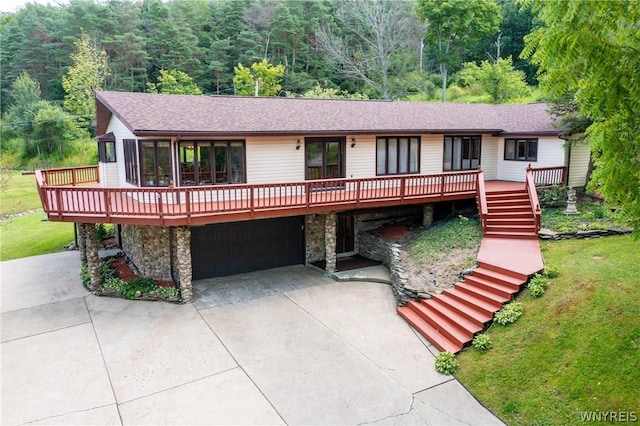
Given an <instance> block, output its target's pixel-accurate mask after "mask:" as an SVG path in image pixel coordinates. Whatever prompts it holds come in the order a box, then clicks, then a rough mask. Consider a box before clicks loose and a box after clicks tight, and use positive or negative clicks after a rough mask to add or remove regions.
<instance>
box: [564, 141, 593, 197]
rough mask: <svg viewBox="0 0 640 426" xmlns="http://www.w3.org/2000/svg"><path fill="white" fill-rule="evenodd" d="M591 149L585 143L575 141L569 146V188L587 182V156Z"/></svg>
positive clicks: (580, 185) (589, 154)
mask: <svg viewBox="0 0 640 426" xmlns="http://www.w3.org/2000/svg"><path fill="white" fill-rule="evenodd" d="M590 156H591V151H590V150H589V146H588V145H587V144H586V143H575V144H573V145H572V146H571V161H570V162H569V182H568V185H569V187H571V188H577V187H583V186H585V185H586V184H587V171H588V170H589V157H590Z"/></svg>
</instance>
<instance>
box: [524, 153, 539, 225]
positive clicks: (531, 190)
mask: <svg viewBox="0 0 640 426" xmlns="http://www.w3.org/2000/svg"><path fill="white" fill-rule="evenodd" d="M525 188H526V189H527V193H528V194H529V202H530V203H531V212H532V213H533V219H534V221H535V224H536V232H538V231H539V230H540V216H541V210H540V202H539V201H538V191H537V190H536V183H535V179H534V177H533V168H532V167H531V164H529V166H527V174H526V179H525Z"/></svg>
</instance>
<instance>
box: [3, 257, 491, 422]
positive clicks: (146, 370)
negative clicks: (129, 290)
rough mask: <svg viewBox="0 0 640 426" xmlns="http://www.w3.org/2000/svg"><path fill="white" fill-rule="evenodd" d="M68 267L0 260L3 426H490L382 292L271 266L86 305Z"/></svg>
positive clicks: (69, 260)
mask: <svg viewBox="0 0 640 426" xmlns="http://www.w3.org/2000/svg"><path fill="white" fill-rule="evenodd" d="M79 269H80V262H79V255H78V253H77V252H76V253H74V252H72V253H59V254H53V255H46V256H38V257H32V258H27V259H20V260H12V261H7V262H2V263H0V274H1V287H0V288H1V291H2V294H1V296H2V301H1V310H2V318H1V322H0V324H1V337H2V339H1V340H2V343H1V344H0V355H1V357H2V360H1V367H2V369H1V385H2V389H1V390H2V397H1V398H2V399H1V406H0V409H1V415H0V416H1V417H0V423H1V424H3V425H18V424H26V423H30V424H88V425H90V424H96V425H103V424H114V425H120V424H126V425H128V424H296V425H297V424H341V425H342V424H432V425H442V424H452V425H462V424H473V425H485V424H501V423H500V422H499V420H498V419H496V418H495V417H494V416H493V415H492V414H491V413H489V412H488V411H487V410H486V409H484V407H482V406H481V405H480V404H479V403H478V402H477V401H476V400H475V399H474V398H473V397H472V396H471V395H470V394H469V393H468V392H467V391H466V390H465V389H464V388H463V387H462V386H461V385H460V384H459V383H458V382H457V381H456V380H454V379H453V378H452V377H451V376H443V375H441V374H438V373H436V372H435V369H434V355H433V354H432V352H435V350H434V349H433V348H432V347H431V346H429V345H428V344H427V343H426V342H425V341H424V340H423V339H421V338H420V337H418V336H417V335H416V334H415V333H414V332H413V331H412V330H411V328H410V327H409V326H408V325H407V324H406V323H405V322H404V321H403V320H402V319H401V318H400V317H399V316H398V315H397V314H396V312H395V305H394V302H393V297H392V295H391V289H390V287H389V286H387V285H385V284H379V283H369V282H356V283H346V282H343V283H338V282H335V281H333V280H330V279H328V278H325V277H323V276H322V275H321V274H320V273H318V272H317V271H316V270H313V269H311V268H305V267H291V268H280V269H276V270H271V271H266V272H265V271H262V272H259V273H256V274H246V275H244V276H236V277H231V278H228V279H217V280H213V281H207V282H205V281H201V282H197V283H195V284H196V289H197V290H196V291H197V292H196V297H197V298H198V299H197V301H196V303H194V304H190V305H174V304H168V303H161V302H134V301H127V300H120V299H110V298H102V297H96V296H93V295H90V294H88V293H87V292H86V291H85V290H84V289H83V288H82V286H81V284H80V279H79V277H78V271H79ZM234 283H235V285H236V286H237V285H238V284H241V285H244V286H245V287H246V292H247V294H252V295H257V296H256V297H249V298H244V297H242V298H239V296H241V292H239V290H237V288H236V290H234ZM264 285H266V286H267V288H266V289H265V288H264ZM212 286H213V288H210V287H212ZM216 286H217V287H218V290H224V291H220V292H219V293H224V292H225V291H226V293H227V294H228V295H230V296H229V297H228V299H226V300H224V299H222V298H220V297H217V296H215V297H214V296H211V295H212V294H215V291H214V290H216V288H215V287H216ZM224 286H226V290H225V289H224V288H223V287H224ZM207 294H208V296H207ZM232 302H233V303H232Z"/></svg>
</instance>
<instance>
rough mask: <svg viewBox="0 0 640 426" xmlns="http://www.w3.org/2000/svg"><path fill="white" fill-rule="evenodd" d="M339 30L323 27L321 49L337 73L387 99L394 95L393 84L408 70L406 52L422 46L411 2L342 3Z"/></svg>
mask: <svg viewBox="0 0 640 426" xmlns="http://www.w3.org/2000/svg"><path fill="white" fill-rule="evenodd" d="M335 19H336V21H337V22H338V23H339V24H340V27H339V28H332V27H331V26H330V25H328V24H325V25H323V26H322V27H321V28H320V29H319V31H318V33H317V35H318V42H319V44H320V46H321V47H322V48H323V49H324V50H325V52H326V54H327V58H328V60H329V61H330V62H331V63H332V64H333V65H334V68H335V69H336V70H337V72H339V73H341V74H343V75H344V76H346V77H348V78H355V79H358V80H361V81H363V82H365V83H366V84H368V85H369V86H371V87H372V88H373V89H374V90H375V91H376V92H378V93H379V95H380V96H381V97H382V98H384V99H391V98H393V97H394V96H395V95H397V93H394V90H393V88H392V87H391V82H392V80H393V78H394V77H396V76H398V75H401V74H403V73H404V72H405V69H406V59H407V58H408V57H409V56H406V55H403V53H404V52H405V51H406V50H407V49H410V48H411V47H414V48H416V47H417V46H418V44H419V38H420V33H421V30H420V29H419V22H418V21H417V19H416V18H415V16H414V15H413V11H412V9H411V3H408V2H397V1H391V0H348V1H341V2H339V7H338V10H337V11H336V14H335Z"/></svg>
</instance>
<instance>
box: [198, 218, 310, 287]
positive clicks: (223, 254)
mask: <svg viewBox="0 0 640 426" xmlns="http://www.w3.org/2000/svg"><path fill="white" fill-rule="evenodd" d="M303 220H304V217H302V216H297V217H285V218H277V219H263V220H252V221H247V222H232V223H220V224H215V225H207V226H202V227H194V228H191V258H192V267H193V279H194V280H198V279H203V278H210V277H220V276H224V275H233V274H239V273H242V272H250V271H258V270H261V269H269V268H275V267H278V266H287V265H296V264H301V263H304V232H303Z"/></svg>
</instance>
